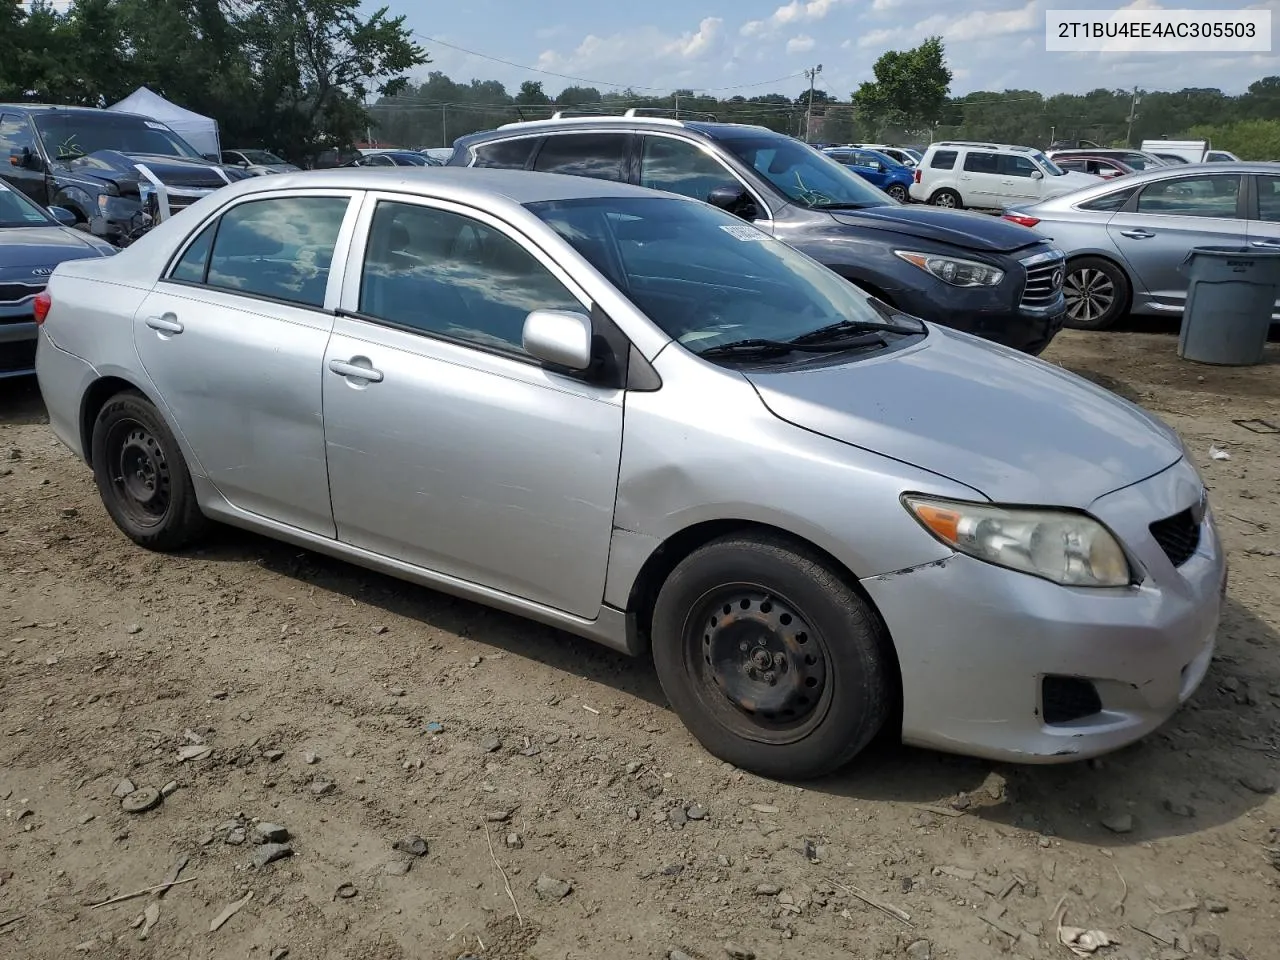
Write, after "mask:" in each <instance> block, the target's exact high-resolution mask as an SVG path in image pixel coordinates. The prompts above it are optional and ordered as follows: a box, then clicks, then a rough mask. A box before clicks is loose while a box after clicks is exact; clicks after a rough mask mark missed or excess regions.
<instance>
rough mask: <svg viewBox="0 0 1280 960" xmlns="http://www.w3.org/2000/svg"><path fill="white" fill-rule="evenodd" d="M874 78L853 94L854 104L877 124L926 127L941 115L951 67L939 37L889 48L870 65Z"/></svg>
mask: <svg viewBox="0 0 1280 960" xmlns="http://www.w3.org/2000/svg"><path fill="white" fill-rule="evenodd" d="M871 71H872V73H873V74H874V75H875V80H872V81H868V82H867V83H863V84H862V85H860V86H859V87H858V89H857V90H856V91H855V92H854V94H853V105H854V106H855V107H856V108H857V109H858V111H859V112H860V113H862V114H864V115H865V116H867V117H868V118H869V119H870V120H872V121H873V122H874V123H876V124H900V125H904V126H907V127H911V128H920V127H928V126H931V125H933V124H934V123H937V122H938V121H939V120H940V119H941V118H942V113H943V108H944V107H945V105H946V102H947V94H948V93H949V92H950V90H951V70H950V69H949V68H948V67H947V57H946V50H945V48H944V47H943V44H942V38H941V37H929V38H928V39H927V40H925V41H924V42H923V43H921V44H920V46H918V47H915V48H913V49H911V50H905V51H903V50H890V51H888V52H887V53H884V54H883V55H881V57H880V59H879V60H877V61H876V62H875V65H874V66H873V67H872V68H871Z"/></svg>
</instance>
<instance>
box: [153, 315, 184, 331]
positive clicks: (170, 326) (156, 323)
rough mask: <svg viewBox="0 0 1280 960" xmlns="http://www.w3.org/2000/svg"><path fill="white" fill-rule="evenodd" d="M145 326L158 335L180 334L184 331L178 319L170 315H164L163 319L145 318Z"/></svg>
mask: <svg viewBox="0 0 1280 960" xmlns="http://www.w3.org/2000/svg"><path fill="white" fill-rule="evenodd" d="M147 326H148V327H150V328H151V329H152V330H158V331H159V332H160V333H181V332H182V331H183V329H184V328H183V326H182V324H181V322H179V320H178V318H177V317H175V316H174V315H173V314H171V313H166V314H165V315H164V316H163V317H147Z"/></svg>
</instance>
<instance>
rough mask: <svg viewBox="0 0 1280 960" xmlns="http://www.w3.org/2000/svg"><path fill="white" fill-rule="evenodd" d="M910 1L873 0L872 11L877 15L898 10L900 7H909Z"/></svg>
mask: <svg viewBox="0 0 1280 960" xmlns="http://www.w3.org/2000/svg"><path fill="white" fill-rule="evenodd" d="M908 2H909V0H872V4H871V9H872V10H874V11H875V12H876V13H884V12H885V11H887V10H897V9H898V8H899V7H904V6H906V5H907V3H908Z"/></svg>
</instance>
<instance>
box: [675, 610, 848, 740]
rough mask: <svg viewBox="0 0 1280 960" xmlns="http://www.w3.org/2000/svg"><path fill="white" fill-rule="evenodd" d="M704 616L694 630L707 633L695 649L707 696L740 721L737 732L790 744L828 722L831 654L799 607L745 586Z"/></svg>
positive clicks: (695, 622)
mask: <svg viewBox="0 0 1280 960" xmlns="http://www.w3.org/2000/svg"><path fill="white" fill-rule="evenodd" d="M698 610H699V611H700V613H699V614H698V619H697V620H693V621H691V626H695V627H698V626H700V630H699V631H698V635H697V638H696V641H697V642H696V646H695V645H694V644H691V645H690V646H691V647H693V648H694V649H696V651H697V653H696V655H695V656H694V657H693V658H692V659H694V660H695V664H694V666H695V667H696V669H695V673H696V675H697V676H698V677H699V679H700V681H701V683H700V688H701V689H700V695H701V696H702V697H703V699H704V700H705V701H707V702H708V705H712V704H714V705H715V707H717V708H719V709H718V712H721V713H722V714H729V715H736V720H737V722H736V723H734V722H732V721H730V726H734V727H737V726H740V725H744V724H745V725H749V726H750V727H751V728H752V729H753V731H754V733H755V734H756V738H757V739H765V740H770V741H775V740H788V739H792V737H793V735H795V734H798V733H800V732H801V731H802V730H807V728H810V727H812V725H814V724H815V723H816V722H817V720H819V719H820V718H821V717H820V709H819V708H820V707H821V706H822V704H823V703H824V701H825V700H826V699H827V698H826V694H827V692H828V684H827V656H826V651H825V648H824V644H823V642H822V639H821V637H819V636H818V634H817V632H816V631H815V630H814V628H813V627H812V626H811V625H810V624H809V622H808V621H807V620H806V619H805V617H804V616H803V615H802V614H801V613H800V612H799V611H798V610H796V609H795V607H794V606H792V605H791V604H789V603H787V602H786V601H784V600H782V599H780V598H779V597H777V596H776V595H775V594H772V593H769V592H766V591H764V590H759V589H753V588H751V587H747V586H739V587H735V588H731V589H724V590H721V591H717V592H716V593H715V594H714V595H712V596H709V597H707V598H705V599H704V601H703V603H701V604H699V606H698ZM690 652H691V653H692V652H693V650H691V651H690ZM724 719H729V718H728V717H725V716H723V715H722V720H724ZM761 729H763V730H764V731H767V735H765V736H761V735H760V733H761Z"/></svg>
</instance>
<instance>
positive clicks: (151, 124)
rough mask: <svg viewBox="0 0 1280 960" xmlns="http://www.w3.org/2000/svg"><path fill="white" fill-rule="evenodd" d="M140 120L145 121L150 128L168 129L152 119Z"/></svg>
mask: <svg viewBox="0 0 1280 960" xmlns="http://www.w3.org/2000/svg"><path fill="white" fill-rule="evenodd" d="M142 122H143V123H145V124H146V125H147V126H148V127H150V128H151V129H152V130H168V129H169V128H168V127H166V126H165V125H164V124H163V123H156V122H155V121H154V120H144V121H142Z"/></svg>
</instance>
